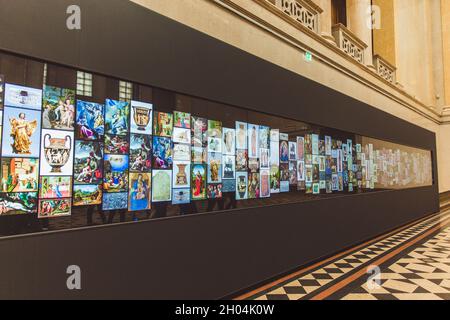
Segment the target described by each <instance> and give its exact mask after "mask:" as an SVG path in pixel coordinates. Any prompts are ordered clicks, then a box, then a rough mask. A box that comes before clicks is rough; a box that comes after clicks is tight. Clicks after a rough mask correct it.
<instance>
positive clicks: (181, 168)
mask: <svg viewBox="0 0 450 320" xmlns="http://www.w3.org/2000/svg"><path fill="white" fill-rule="evenodd" d="M190 174H191V163H190V162H189V161H174V162H173V182H172V188H174V189H175V188H189V187H190V182H191V179H190Z"/></svg>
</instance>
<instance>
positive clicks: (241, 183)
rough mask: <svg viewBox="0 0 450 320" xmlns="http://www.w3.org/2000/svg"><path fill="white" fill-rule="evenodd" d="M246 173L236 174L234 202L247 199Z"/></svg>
mask: <svg viewBox="0 0 450 320" xmlns="http://www.w3.org/2000/svg"><path fill="white" fill-rule="evenodd" d="M247 185H248V173H247V172H236V200H244V199H247V198H248V190H247Z"/></svg>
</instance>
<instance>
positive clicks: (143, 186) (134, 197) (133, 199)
mask: <svg viewBox="0 0 450 320" xmlns="http://www.w3.org/2000/svg"><path fill="white" fill-rule="evenodd" d="M151 181H152V176H151V174H150V173H130V190H129V197H128V210H129V211H139V210H147V209H150V208H151V197H150V192H151V188H152V185H151Z"/></svg>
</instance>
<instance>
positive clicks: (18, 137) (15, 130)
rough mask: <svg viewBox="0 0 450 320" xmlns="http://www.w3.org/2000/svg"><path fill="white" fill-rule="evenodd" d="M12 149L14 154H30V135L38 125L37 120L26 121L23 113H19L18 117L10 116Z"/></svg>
mask: <svg viewBox="0 0 450 320" xmlns="http://www.w3.org/2000/svg"><path fill="white" fill-rule="evenodd" d="M9 122H10V124H11V138H12V140H13V141H12V142H13V143H12V144H11V147H12V150H13V152H14V153H16V154H31V143H32V142H31V139H30V138H31V136H32V135H33V133H34V132H35V131H36V128H37V126H38V122H37V120H33V121H28V120H27V118H26V115H25V113H23V112H21V113H19V117H18V118H10V119H9Z"/></svg>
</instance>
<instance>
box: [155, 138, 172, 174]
mask: <svg viewBox="0 0 450 320" xmlns="http://www.w3.org/2000/svg"><path fill="white" fill-rule="evenodd" d="M172 161H173V156H172V140H171V139H169V138H164V137H153V168H155V169H172Z"/></svg>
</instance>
